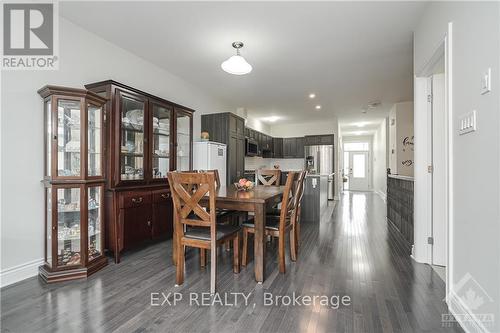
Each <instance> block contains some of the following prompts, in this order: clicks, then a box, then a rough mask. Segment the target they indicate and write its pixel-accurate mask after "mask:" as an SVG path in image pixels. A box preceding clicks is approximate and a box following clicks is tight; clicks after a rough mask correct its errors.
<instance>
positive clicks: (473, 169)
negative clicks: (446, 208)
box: [414, 2, 500, 332]
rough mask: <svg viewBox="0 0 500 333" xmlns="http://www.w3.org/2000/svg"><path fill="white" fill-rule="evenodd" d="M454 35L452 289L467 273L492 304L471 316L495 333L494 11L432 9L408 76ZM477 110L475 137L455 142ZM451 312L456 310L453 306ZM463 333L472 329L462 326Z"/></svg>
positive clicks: (498, 322)
mask: <svg viewBox="0 0 500 333" xmlns="http://www.w3.org/2000/svg"><path fill="white" fill-rule="evenodd" d="M449 22H452V24H453V33H452V38H451V42H452V56H451V57H452V70H451V76H452V86H451V89H452V95H451V100H450V102H451V108H452V109H451V112H452V115H451V117H452V124H453V128H452V131H453V133H452V140H453V151H452V165H453V167H452V168H453V169H452V172H453V173H452V175H453V178H452V186H453V191H452V198H451V204H452V216H451V218H452V224H451V226H450V227H451V229H450V230H449V233H450V234H449V240H450V247H451V253H450V265H449V269H450V272H449V273H450V279H451V283H452V285H451V288H452V290H453V289H454V288H455V287H456V283H458V282H459V281H460V280H461V279H462V278H463V277H464V276H465V275H466V274H467V273H469V274H470V275H471V276H472V277H474V279H475V280H476V281H477V282H478V283H479V284H480V285H481V286H482V287H483V288H484V290H485V291H486V292H487V293H488V295H489V296H490V297H491V298H492V299H493V301H492V302H490V300H489V299H487V298H485V304H483V305H482V306H480V307H479V308H478V309H477V310H473V309H471V308H466V310H467V311H469V312H471V313H476V314H477V313H482V314H485V313H492V314H494V316H495V323H494V326H493V327H489V328H488V330H489V331H491V332H498V331H500V283H499V281H500V241H499V238H500V209H499V207H500V161H499V160H500V136H499V133H500V112H499V110H500V94H499V91H500V90H499V89H500V77H499V70H500V64H499V62H500V40H499V35H500V4H499V3H498V2H488V3H486V2H433V3H430V4H429V6H428V7H427V9H426V11H425V13H424V15H423V17H422V20H421V22H420V24H419V25H418V27H417V29H416V31H415V40H414V70H415V73H419V72H420V71H421V70H422V69H423V68H424V66H425V63H426V62H427V61H428V60H429V59H430V58H431V56H432V55H433V53H434V51H435V49H436V48H437V47H438V45H439V44H440V41H441V40H442V39H443V38H444V36H445V34H446V33H447V30H448V29H447V27H448V23H449ZM488 67H491V71H492V74H493V77H492V87H493V90H492V91H491V92H490V93H489V94H486V95H481V94H480V81H481V74H482V73H483V71H484V70H485V69H487V68H488ZM473 109H474V110H477V116H478V118H477V128H478V130H477V131H476V132H474V133H471V134H468V135H463V136H459V135H458V133H457V126H458V117H459V116H460V115H462V114H464V113H466V112H468V111H470V110H473ZM451 310H452V311H455V312H456V311H460V310H463V309H459V308H458V307H457V306H456V305H454V304H453V303H452V307H451ZM465 325H466V327H467V329H468V330H471V331H472V330H474V329H475V327H471V325H470V323H469V324H467V323H465Z"/></svg>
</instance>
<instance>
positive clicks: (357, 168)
mask: <svg viewBox="0 0 500 333" xmlns="http://www.w3.org/2000/svg"><path fill="white" fill-rule="evenodd" d="M349 166H350V168H349V190H352V191H368V184H369V177H368V152H366V151H350V152H349Z"/></svg>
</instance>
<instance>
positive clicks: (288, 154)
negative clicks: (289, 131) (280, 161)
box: [283, 138, 297, 158]
mask: <svg viewBox="0 0 500 333" xmlns="http://www.w3.org/2000/svg"><path fill="white" fill-rule="evenodd" d="M296 152H297V138H284V139H283V158H295V156H296Z"/></svg>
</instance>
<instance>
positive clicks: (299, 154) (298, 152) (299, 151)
mask: <svg viewBox="0 0 500 333" xmlns="http://www.w3.org/2000/svg"><path fill="white" fill-rule="evenodd" d="M295 157H296V158H304V137H298V138H296V146H295Z"/></svg>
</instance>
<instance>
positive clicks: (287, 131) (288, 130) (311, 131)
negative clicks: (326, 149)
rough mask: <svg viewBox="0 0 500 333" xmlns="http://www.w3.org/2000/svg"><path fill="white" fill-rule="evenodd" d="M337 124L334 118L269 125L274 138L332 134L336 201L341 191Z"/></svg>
mask: <svg viewBox="0 0 500 333" xmlns="http://www.w3.org/2000/svg"><path fill="white" fill-rule="evenodd" d="M339 130H340V128H339V122H338V119H337V118H336V117H334V118H332V119H330V120H327V121H322V122H309V123H299V124H283V125H278V124H276V125H274V124H273V125H271V135H272V136H274V137H278V138H279V137H283V138H286V137H296V136H304V135H320V134H332V133H333V134H334V136H335V139H334V143H335V145H334V150H335V160H334V170H335V182H336V184H337V186H336V187H335V195H334V198H335V200H338V198H339V193H340V190H341V189H342V177H341V170H340V164H339V161H340V149H339Z"/></svg>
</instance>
